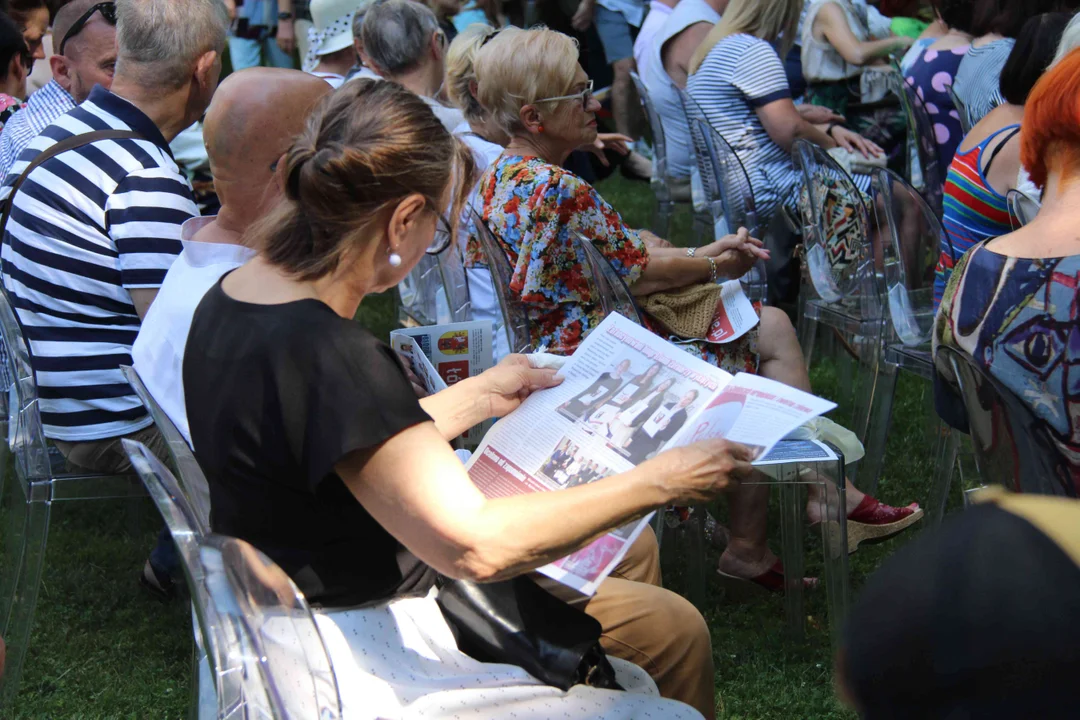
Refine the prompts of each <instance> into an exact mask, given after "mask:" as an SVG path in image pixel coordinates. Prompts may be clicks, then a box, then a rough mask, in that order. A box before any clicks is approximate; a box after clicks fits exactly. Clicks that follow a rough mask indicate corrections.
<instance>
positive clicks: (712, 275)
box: [705, 255, 717, 283]
mask: <svg viewBox="0 0 1080 720" xmlns="http://www.w3.org/2000/svg"><path fill="white" fill-rule="evenodd" d="M705 259H706V260H708V261H709V282H713V283H714V282H716V278H717V274H716V261H715V260H713V259H712V258H711V257H709V256H708V255H706V256H705Z"/></svg>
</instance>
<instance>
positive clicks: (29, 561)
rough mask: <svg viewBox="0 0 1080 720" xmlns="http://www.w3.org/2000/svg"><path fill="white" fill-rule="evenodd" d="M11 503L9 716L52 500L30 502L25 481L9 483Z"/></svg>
mask: <svg viewBox="0 0 1080 720" xmlns="http://www.w3.org/2000/svg"><path fill="white" fill-rule="evenodd" d="M10 486H11V490H12V492H10V493H9V494H10V495H11V496H13V500H14V502H12V503H11V504H10V505H9V506H8V507H7V508H6V510H5V511H4V512H5V514H6V515H7V517H6V521H7V522H6V524H7V528H6V532H5V537H4V544H5V547H4V563H3V566H2V567H0V603H3V605H0V636H3V638H4V641H5V642H6V643H7V664H6V667H5V670H4V676H3V677H2V678H0V715H5V716H6V715H8V714H9V713H10V709H11V708H12V707H13V705H14V701H15V696H16V694H17V693H18V691H19V676H20V674H21V671H22V665H23V661H24V660H25V659H26V649H27V645H28V643H29V640H30V630H31V628H32V626H33V623H34V609H35V606H36V605H37V596H38V590H39V589H40V588H41V570H42V566H43V565H44V560H45V544H46V541H47V540H48V535H49V514H50V510H51V503H50V502H27V498H26V496H25V495H24V494H23V492H22V483H20V482H13V483H10Z"/></svg>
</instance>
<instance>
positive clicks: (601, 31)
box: [593, 5, 634, 64]
mask: <svg viewBox="0 0 1080 720" xmlns="http://www.w3.org/2000/svg"><path fill="white" fill-rule="evenodd" d="M593 23H594V24H595V25H596V33H597V34H598V35H599V36H600V43H601V44H602V45H603V46H604V58H605V59H606V60H607V61H608V64H613V63H616V62H618V61H619V60H625V59H626V58H630V57H634V38H633V37H632V36H631V34H630V23H628V22H627V21H626V18H625V17H623V14H622V13H620V12H615V11H614V10H608V9H607V8H606V7H604V6H602V5H597V6H596V9H595V10H594V11H593Z"/></svg>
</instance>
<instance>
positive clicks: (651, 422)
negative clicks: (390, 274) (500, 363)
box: [466, 314, 835, 595]
mask: <svg viewBox="0 0 1080 720" xmlns="http://www.w3.org/2000/svg"><path fill="white" fill-rule="evenodd" d="M559 372H560V375H561V376H562V377H563V378H564V381H563V383H562V384H561V385H559V386H558V387H555V388H551V389H549V390H544V391H541V392H537V393H534V394H533V395H531V396H530V397H529V398H528V399H527V400H526V401H525V402H524V403H522V405H521V407H519V408H518V409H517V410H515V411H514V412H513V413H511V414H510V415H508V416H506V417H505V418H503V419H501V420H500V421H499V422H497V423H495V425H494V427H492V428H491V430H490V431H489V432H488V433H487V435H485V436H484V439H483V441H482V442H481V443H480V446H479V448H478V449H477V450H476V452H475V453H473V455H472V457H471V458H470V460H469V462H468V464H467V465H466V467H467V469H468V471H469V476H470V477H471V478H472V480H473V482H474V483H475V484H476V486H477V487H478V488H480V491H481V492H483V493H484V494H485V495H486V496H487V497H505V496H509V495H518V494H521V493H527V492H546V491H550V490H559V489H562V488H569V487H574V486H576V485H583V484H586V483H590V482H593V481H595V480H597V479H599V478H602V477H606V476H608V475H614V474H618V473H621V472H625V471H627V470H630V469H631V468H633V467H634V466H635V465H637V464H639V463H641V462H644V461H645V460H647V459H649V458H651V457H653V456H654V455H656V454H657V453H659V452H661V451H663V450H665V449H667V448H671V447H677V446H680V445H688V444H690V443H693V442H696V441H699V440H705V439H710V438H727V439H728V440H732V441H734V442H740V443H743V444H745V445H749V446H750V447H752V448H753V449H754V453H755V458H757V460H755V463H757V462H758V461H764V459H765V457H766V455H767V454H768V453H769V451H770V450H771V449H772V448H773V446H774V445H776V443H777V442H778V441H780V440H781V439H782V438H783V437H784V436H785V435H787V434H788V433H789V432H791V431H792V430H794V429H795V428H797V427H798V426H800V425H802V424H803V423H804V422H806V421H807V420H809V419H810V418H812V417H814V416H816V415H820V414H822V413H824V412H827V411H829V410H831V409H832V408H833V407H835V405H834V404H833V403H831V402H829V401H827V400H823V399H821V398H818V397H815V396H813V395H810V394H808V393H804V392H801V391H799V390H796V389H794V388H791V387H788V386H787V385H784V384H782V383H778V382H775V381H772V380H768V379H766V378H762V377H758V376H756V375H749V374H746V373H739V374H738V375H735V376H732V375H730V374H729V373H726V372H724V371H723V370H720V369H719V368H717V367H715V366H713V365H710V364H708V363H706V362H703V361H701V360H698V359H697V358H696V357H693V356H691V355H690V354H688V353H686V352H684V351H683V350H681V349H679V348H678V347H676V346H675V345H672V344H671V343H669V342H667V341H665V340H663V339H662V338H660V337H657V336H656V335H654V334H653V333H651V332H649V331H648V330H646V329H644V328H642V327H639V326H638V325H635V324H634V323H632V322H630V321H629V320H627V319H626V318H624V317H622V316H620V315H617V314H612V315H610V316H609V317H608V318H607V319H606V320H604V322H602V323H601V324H600V325H599V326H598V327H597V328H596V329H595V330H593V331H592V332H591V333H589V335H588V337H587V338H586V339H585V341H584V342H583V343H582V344H581V346H580V347H579V348H578V349H577V351H576V352H575V353H574V355H573V357H571V358H570V359H569V360H568V361H567V363H566V364H565V365H564V366H563V368H562V369H561V370H560V371H559ZM648 520H649V518H648V517H645V518H642V519H640V520H638V521H636V522H633V523H630V524H629V525H627V526H625V527H622V528H619V529H618V530H615V531H613V532H611V533H609V534H607V535H605V536H604V537H601V538H599V539H597V540H595V541H594V542H593V543H591V544H590V545H588V546H587V547H585V548H583V549H581V550H579V551H577V552H575V553H573V554H572V555H570V556H568V557H565V558H563V559H561V560H559V561H557V562H555V563H552V564H550V565H547V566H545V567H543V568H541V569H540V572H542V573H544V574H545V575H548V576H549V577H552V578H554V579H556V580H558V581H560V582H562V583H564V584H566V585H568V586H570V587H573V588H575V589H577V590H579V591H581V592H582V593H585V594H587V595H592V594H593V593H595V592H596V588H597V587H598V586H599V584H600V582H601V581H603V579H604V578H605V577H607V575H608V574H609V573H610V572H611V571H612V570H613V569H614V568H615V566H616V565H617V564H618V563H619V562H620V561H621V560H622V558H623V556H624V555H625V554H626V550H627V549H628V547H629V546H630V544H631V543H633V542H634V540H635V539H637V536H638V535H639V534H640V533H641V531H642V530H643V529H644V527H645V525H646V524H647V523H648Z"/></svg>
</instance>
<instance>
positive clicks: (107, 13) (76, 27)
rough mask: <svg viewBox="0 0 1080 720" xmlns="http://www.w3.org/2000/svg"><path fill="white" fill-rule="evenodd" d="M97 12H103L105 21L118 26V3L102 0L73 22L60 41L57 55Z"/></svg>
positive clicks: (102, 15) (61, 52)
mask: <svg viewBox="0 0 1080 720" xmlns="http://www.w3.org/2000/svg"><path fill="white" fill-rule="evenodd" d="M96 12H100V13H101V17H102V18H104V20H105V22H107V23H109V24H110V25H112V26H114V27H115V26H116V3H114V2H100V3H98V4H97V5H94V6H93V7H92V8H90V9H89V10H87V11H86V12H84V13H83V14H82V15H80V16H79V19H78V20H76V21H75V22H74V23H72V25H71V28H70V29H69V30H68V31H67V32H66V33H64V38H63V39H62V40H61V41H60V49H59V50H58V51H57V53H56V54H57V55H63V54H64V46H65V45H67V41H68V40H70V39H71V38H73V37H75V36H76V35H78V34H79V33H81V32H82V29H83V28H84V27H86V23H88V22H90V18H91V17H93V15H94V13H96Z"/></svg>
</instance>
